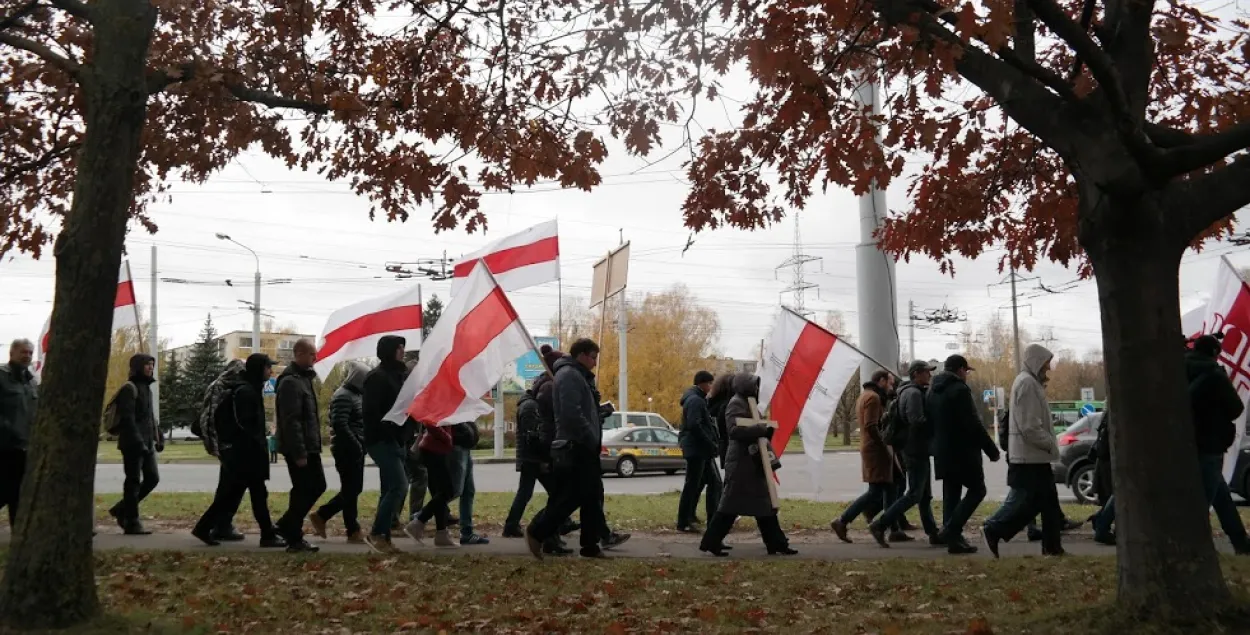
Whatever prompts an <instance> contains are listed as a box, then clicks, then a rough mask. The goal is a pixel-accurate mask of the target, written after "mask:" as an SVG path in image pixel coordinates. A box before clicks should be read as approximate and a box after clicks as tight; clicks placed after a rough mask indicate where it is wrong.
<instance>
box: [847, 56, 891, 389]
mask: <svg viewBox="0 0 1250 635" xmlns="http://www.w3.org/2000/svg"><path fill="white" fill-rule="evenodd" d="M856 94H857V96H858V97H859V101H860V103H862V104H864V106H865V107H871V109H872V112H873V114H875V115H879V114H881V104H880V99H879V92H878V88H877V85H876V84H875V83H869V82H868V81H865V83H864V84H863V85H861V86H860V88H859V90H858V91H856ZM877 138H878V139H880V131H878V134H877ZM886 211H887V207H886V201H885V192H884V191H883V190H881V189H879V188H878V187H877V185H876V183H874V184H873V186H872V188H870V189H869V190H868V192H867V193H866V194H864V195H863V196H861V197H859V237H860V240H859V244H858V245H857V246H856V247H855V270H856V272H857V278H858V281H857V286H858V289H857V292H858V293H857V296H858V298H859V333H860V339H861V341H860V342H859V346H860V348H861V349H863V351H864V353H866V354H867V355H868V357H872V358H875V359H879V360H881V363H883V364H895V365H897V364H898V362H899V350H898V349H899V341H898V340H899V337H898V303H897V300H896V296H895V282H894V258H893V257H892V256H890V255H889V254H887V253H885V252H883V251H881V248H880V246H879V244H878V243H877V237H876V232H877V230H878V229H880V227H881V224H882V222H883V221H884V220H885V214H886ZM877 368H878V366H877V364H876V363H874V362H871V361H868V359H865V360H864V361H863V362H861V363H860V366H859V371H860V378H861V379H862V381H865V382H866V381H868V378H869V377H870V376H871V375H872V373H873V371H875V370H877ZM886 370H889V371H890V372H895V373H897V372H898V368H888V369H886Z"/></svg>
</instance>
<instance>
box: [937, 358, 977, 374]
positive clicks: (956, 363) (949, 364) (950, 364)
mask: <svg viewBox="0 0 1250 635" xmlns="http://www.w3.org/2000/svg"><path fill="white" fill-rule="evenodd" d="M943 366H944V367H945V368H946V370H948V371H950V372H952V373H953V372H955V371H957V370H964V369H965V368H966V369H968V370H976V369H975V368H973V367H971V366H969V365H968V359H967V358H966V357H964V356H963V355H951V356H950V357H947V358H946V362H945V363H944V364H943Z"/></svg>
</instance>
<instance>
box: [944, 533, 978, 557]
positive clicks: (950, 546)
mask: <svg viewBox="0 0 1250 635" xmlns="http://www.w3.org/2000/svg"><path fill="white" fill-rule="evenodd" d="M976 552H977V548H976V547H973V546H972V545H970V544H968V541H967V540H964V538H963V536H960V537H958V538H954V539H951V540H948V541H947V544H946V553H949V554H951V555H952V556H967V555H972V554H974V553H976Z"/></svg>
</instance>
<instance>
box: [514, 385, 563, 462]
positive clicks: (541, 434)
mask: <svg viewBox="0 0 1250 635" xmlns="http://www.w3.org/2000/svg"><path fill="white" fill-rule="evenodd" d="M551 390H552V381H551V375H547V374H543V375H541V376H539V377H538V379H535V380H534V385H533V386H531V387H530V389H529V390H527V391H525V396H524V397H522V398H521V401H520V402H518V403H517V410H516V420H517V430H516V465H517V469H518V470H519V469H521V466H522V465H524V464H526V463H550V462H551V442H552V441H554V440H555V437H556V422H555V415H554V414H553V412H552V407H551Z"/></svg>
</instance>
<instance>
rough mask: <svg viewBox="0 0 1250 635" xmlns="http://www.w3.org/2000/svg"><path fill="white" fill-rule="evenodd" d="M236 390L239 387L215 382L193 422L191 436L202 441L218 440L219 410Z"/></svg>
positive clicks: (209, 388)
mask: <svg viewBox="0 0 1250 635" xmlns="http://www.w3.org/2000/svg"><path fill="white" fill-rule="evenodd" d="M236 389H237V386H234V385H227V384H226V383H225V382H214V383H213V384H212V385H210V386H209V387H208V394H207V395H205V396H204V403H203V404H202V405H201V406H200V413H199V416H197V417H196V418H195V421H192V422H191V434H194V435H195V436H197V437H199V438H201V439H203V438H206V437H212V438H214V439H215V438H217V428H218V426H217V410H218V408H220V407H221V404H222V403H223V402H225V401H226V398H228V397H230V396H231V395H233V393H234V391H235V390H236Z"/></svg>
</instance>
